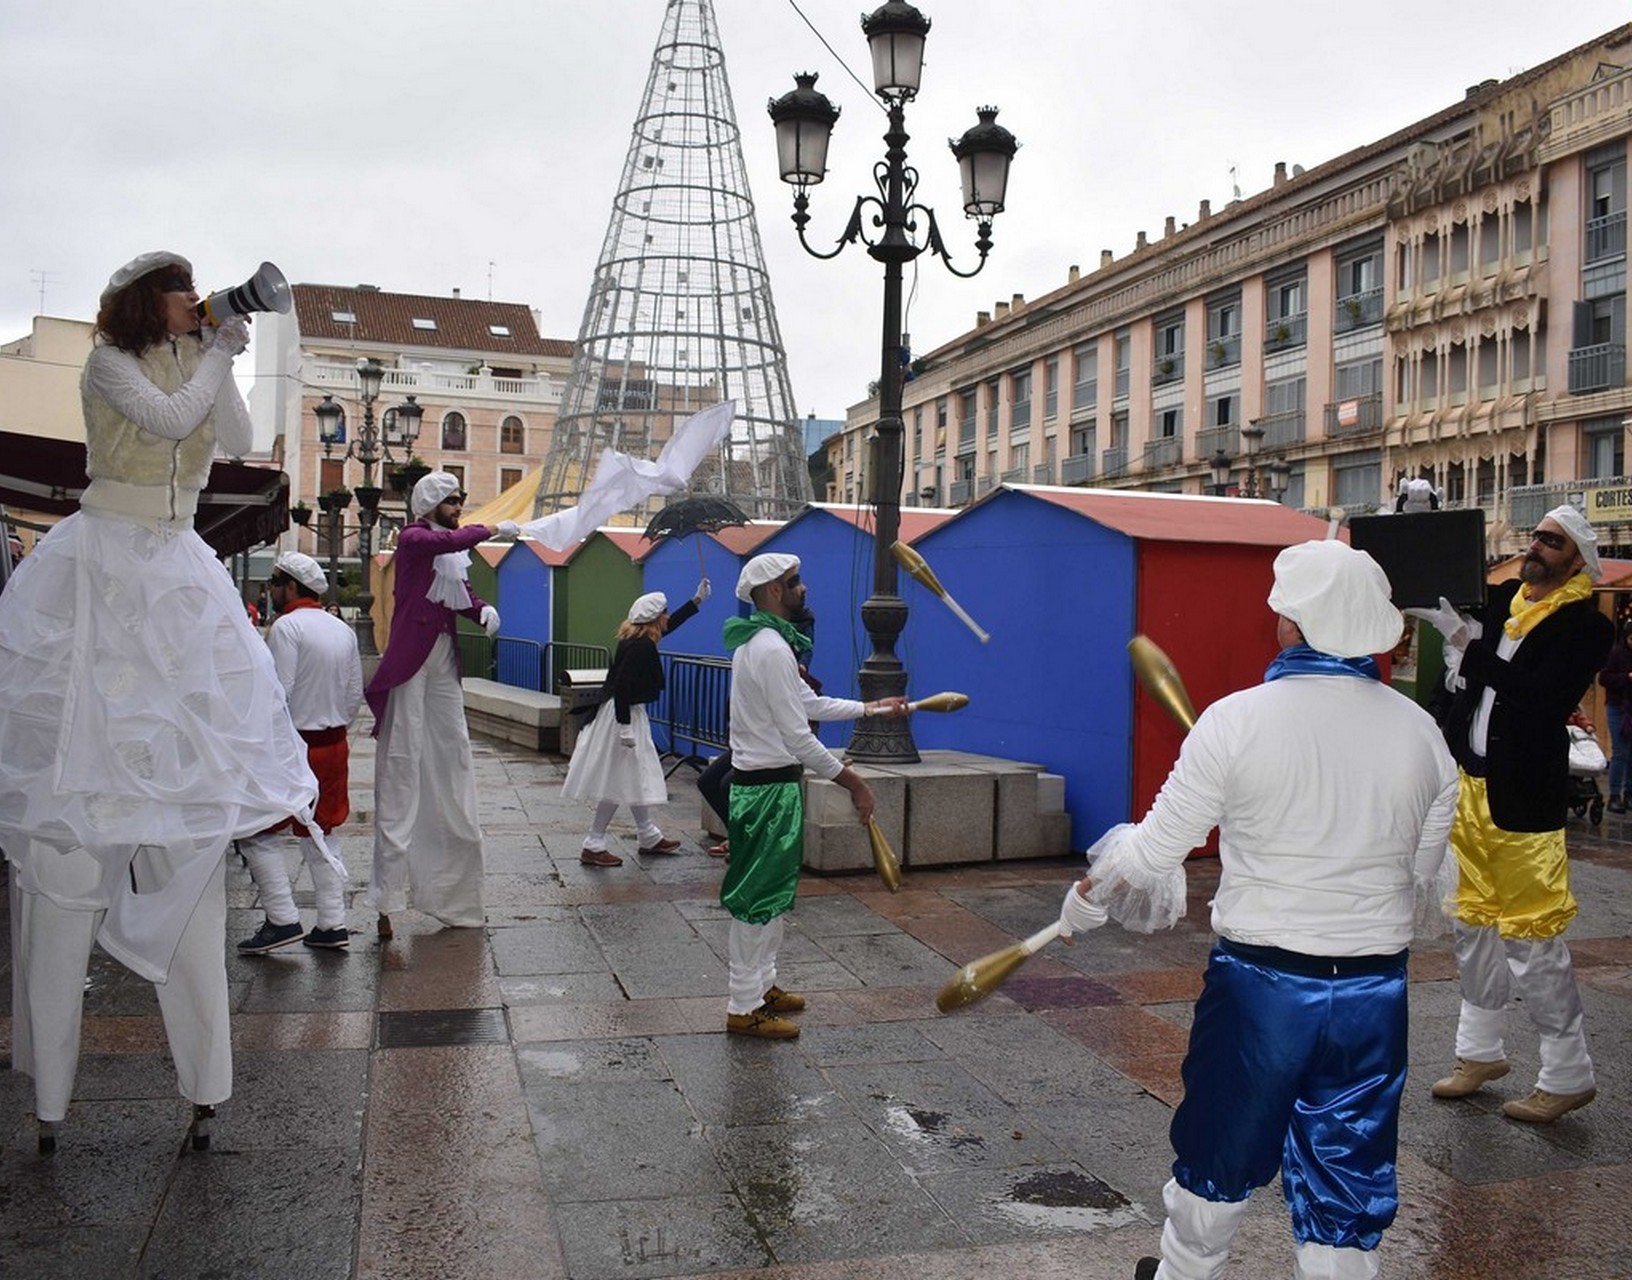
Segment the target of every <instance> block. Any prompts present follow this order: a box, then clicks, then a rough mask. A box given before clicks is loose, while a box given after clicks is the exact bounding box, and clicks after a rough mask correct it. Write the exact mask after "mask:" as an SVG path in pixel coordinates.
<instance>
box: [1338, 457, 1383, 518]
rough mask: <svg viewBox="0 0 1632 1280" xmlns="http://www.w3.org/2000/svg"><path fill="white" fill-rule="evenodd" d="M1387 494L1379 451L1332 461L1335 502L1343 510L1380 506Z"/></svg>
mask: <svg viewBox="0 0 1632 1280" xmlns="http://www.w3.org/2000/svg"><path fill="white" fill-rule="evenodd" d="M1382 492H1383V462H1382V455H1381V454H1380V453H1379V452H1378V451H1377V450H1376V449H1366V450H1363V451H1361V452H1359V453H1347V454H1338V455H1337V456H1335V457H1334V458H1333V459H1332V502H1333V503H1334V504H1335V505H1336V506H1340V507H1358V506H1376V505H1377V504H1378V502H1379V501H1380V500H1381V498H1382Z"/></svg>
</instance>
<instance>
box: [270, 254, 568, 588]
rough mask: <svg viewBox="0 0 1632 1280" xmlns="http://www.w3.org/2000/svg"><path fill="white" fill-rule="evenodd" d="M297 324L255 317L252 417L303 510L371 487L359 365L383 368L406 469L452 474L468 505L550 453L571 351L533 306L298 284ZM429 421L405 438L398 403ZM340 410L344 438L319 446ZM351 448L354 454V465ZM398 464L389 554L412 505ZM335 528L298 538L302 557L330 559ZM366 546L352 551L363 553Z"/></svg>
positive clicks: (301, 532) (384, 471) (387, 421)
mask: <svg viewBox="0 0 1632 1280" xmlns="http://www.w3.org/2000/svg"><path fill="white" fill-rule="evenodd" d="M293 293H294V308H293V310H292V311H291V313H290V314H289V315H287V316H280V315H266V316H259V317H257V318H256V329H257V341H256V383H255V389H254V391H253V392H252V393H251V416H252V417H253V418H254V419H255V420H256V424H257V438H258V439H259V438H260V435H261V432H262V430H263V429H267V428H268V426H269V430H270V434H271V435H272V436H274V437H275V440H274V445H273V456H274V458H275V459H277V460H278V461H279V462H280V464H281V465H282V466H283V468H284V469H285V470H286V471H287V472H288V473H289V478H290V484H291V495H290V496H291V500H292V501H296V500H300V501H305V502H307V503H308V504H309V505H311V506H314V507H315V506H316V505H317V499H318V497H319V496H320V495H322V494H325V493H328V492H330V491H331V490H333V489H336V488H340V487H345V488H354V487H355V486H357V485H359V484H361V483H362V481H363V467H362V464H361V462H360V461H359V460H358V458H357V457H356V446H357V444H358V443H359V434H358V433H359V430H360V428H361V427H362V424H363V421H364V405H363V402H362V399H361V386H360V383H359V380H358V374H357V365H358V362H359V361H360V360H365V359H373V360H375V361H377V362H378V363H379V364H381V365H382V366H384V374H383V376H382V379H381V385H380V391H379V395H378V397H377V398H376V400H375V402H374V404H373V413H374V419H375V423H376V427H377V429H378V431H379V433H380V436H381V439H382V441H383V443H384V444H385V445H386V446H388V447H389V449H390V453H391V458H392V462H393V464H401V463H406V462H407V461H408V460H409V459H410V458H413V459H415V460H416V461H418V462H421V463H423V464H424V465H425V466H428V467H431V468H433V469H440V470H445V471H451V472H452V473H453V474H455V475H457V476H458V477H459V478H460V479H461V480H462V481H463V483H464V486H465V490H466V492H467V493H468V494H469V499H468V502H469V505H470V506H471V507H472V508H474V507H477V506H480V505H482V504H483V503H485V502H488V501H489V500H491V499H492V498H494V497H495V496H497V495H498V494H499V493H501V492H502V491H503V490H505V489H508V488H509V487H510V486H512V485H514V484H516V483H517V482H518V481H520V480H521V479H522V478H523V477H524V476H525V475H527V474H528V473H529V472H531V471H533V470H535V469H537V468H538V467H539V466H540V465H541V464H542V462H543V460H544V457H545V455H546V454H547V453H548V452H549V447H550V437H551V433H552V430H553V428H554V425H555V415H556V411H557V408H558V407H559V405H560V402H561V391H562V388H563V386H564V385H565V382H566V377H567V372H568V370H569V368H570V367H571V364H572V343H571V342H570V341H568V340H565V339H559V338H545V337H542V336H540V334H539V332H538V325H537V322H536V320H535V317H534V315H533V312H532V311H531V310H530V309H529V308H528V307H527V306H525V305H523V304H521V303H513V302H485V301H479V300H476V299H470V298H462V297H460V296H459V294H458V292H457V291H455V293H453V294H452V295H451V296H448V297H436V296H426V295H420V294H402V293H389V292H386V291H385V290H382V289H379V288H376V287H374V286H371V285H357V286H355V287H340V286H334V285H316V284H297V285H295V286H294V287H293ZM409 397H412V398H413V402H414V404H415V405H416V406H417V407H418V408H419V409H420V410H421V411H422V416H421V418H420V427H419V436H418V439H417V440H415V441H414V442H413V443H411V444H410V443H408V442H407V441H405V440H404V439H403V435H402V431H401V429H400V426H399V422H398V415H397V406H399V405H401V404H403V403H406V402H407V401H408V399H409ZM325 401H327V402H328V404H331V405H337V406H338V407H339V408H340V410H341V418H340V429H339V438H338V439H336V440H335V441H333V442H332V443H331V444H330V445H328V447H327V448H325V445H324V442H323V441H322V439H321V438H320V436H319V432H318V415H317V413H316V409H317V407H318V406H319V405H320V404H324V402H325ZM348 446H349V447H350V450H351V454H352V456H351V457H349V458H348V457H347V453H348ZM393 470H394V466H389V465H382V464H377V465H376V466H375V469H374V475H373V479H374V483H375V484H377V485H379V486H381V487H382V488H384V489H385V490H386V501H385V502H384V503H382V506H381V508H380V511H381V524H380V529H379V531H378V533H377V534H376V536H375V539H374V541H375V545H376V546H379V545H382V544H383V545H388V543H389V537H390V533H391V530H392V528H393V527H395V526H399V525H400V524H401V523H402V520H403V516H404V504H403V500H402V498H401V497H400V496H398V495H396V494H394V493H393V492H392V490H391V479H392V473H393ZM321 526H322V521H321V520H313V521H312V524H311V526H310V528H309V529H298V530H295V531H293V537H294V538H295V540H296V543H297V545H298V547H299V549H300V550H302V551H306V552H308V553H311V554H314V555H322V556H326V555H327V554H328V547H327V544H326V543H323V542H322V537H323V533H322V528H321ZM354 544H355V537H354V536H348V537H347V538H346V540H345V541H344V542H342V544H341V551H342V554H347V553H349V552H350V551H351V550H353V549H354Z"/></svg>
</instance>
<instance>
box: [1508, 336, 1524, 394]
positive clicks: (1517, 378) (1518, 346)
mask: <svg viewBox="0 0 1632 1280" xmlns="http://www.w3.org/2000/svg"><path fill="white" fill-rule="evenodd" d="M1507 350H1508V353H1509V359H1510V361H1511V363H1512V366H1513V371H1512V378H1513V381H1514V382H1522V381H1524V380H1525V379H1527V378H1529V377H1530V334H1529V332H1528V331H1527V330H1524V329H1515V330H1514V331H1513V336H1512V337H1511V338H1509V339H1508V343H1507Z"/></svg>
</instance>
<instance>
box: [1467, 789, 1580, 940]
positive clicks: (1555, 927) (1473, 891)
mask: <svg viewBox="0 0 1632 1280" xmlns="http://www.w3.org/2000/svg"><path fill="white" fill-rule="evenodd" d="M1451 848H1452V849H1453V850H1454V851H1455V853H1456V861H1457V865H1458V868H1459V869H1460V871H1461V885H1460V887H1459V888H1458V890H1457V895H1456V915H1457V918H1458V919H1459V920H1462V921H1463V922H1464V923H1466V924H1471V925H1476V926H1480V927H1485V928H1491V927H1494V928H1495V929H1496V930H1497V931H1498V932H1500V934H1501V936H1502V937H1504V938H1555V937H1557V936H1558V935H1559V934H1561V933H1563V932H1564V930H1565V929H1566V928H1567V927H1568V926H1569V923H1570V921H1571V920H1573V919H1575V913H1576V911H1577V910H1578V909H1579V908H1578V907H1577V906H1576V901H1575V897H1574V895H1573V894H1571V893H1570V863H1569V858H1568V856H1567V855H1566V853H1565V850H1564V832H1563V831H1562V830H1558V831H1533V832H1520V831H1504V830H1502V828H1500V827H1498V826H1497V825H1496V824H1495V823H1494V822H1493V821H1492V820H1491V817H1490V804H1489V801H1488V798H1487V797H1486V794H1485V780H1484V779H1483V778H1473V777H1469V776H1468V775H1467V774H1466V773H1463V774H1462V775H1461V788H1460V790H1459V792H1458V795H1457V802H1456V824H1455V825H1454V826H1453V827H1452V828H1451Z"/></svg>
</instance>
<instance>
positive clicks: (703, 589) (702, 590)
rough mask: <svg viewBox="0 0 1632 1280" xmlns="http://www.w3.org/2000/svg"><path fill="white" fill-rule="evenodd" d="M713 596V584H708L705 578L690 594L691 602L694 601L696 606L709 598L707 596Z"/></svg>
mask: <svg viewBox="0 0 1632 1280" xmlns="http://www.w3.org/2000/svg"><path fill="white" fill-rule="evenodd" d="M713 594H714V586H713V584H712V583H711V582H709V580H708V579H707V578H704V579H702V580H701V581H700V582H698V584H697V590H696V591H694V592H692V596H691V598H692V599H693V600H695V601H696V602H697V603H698V604H702V602H703V601H704V600H707V599H708V598H709V596H711V595H713Z"/></svg>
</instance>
